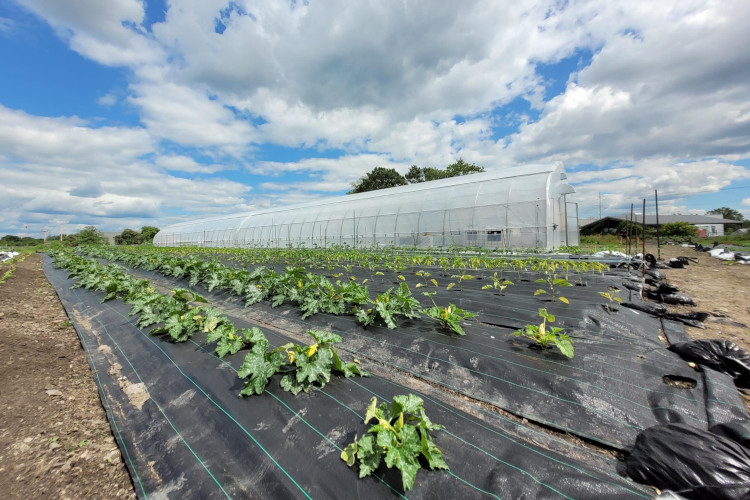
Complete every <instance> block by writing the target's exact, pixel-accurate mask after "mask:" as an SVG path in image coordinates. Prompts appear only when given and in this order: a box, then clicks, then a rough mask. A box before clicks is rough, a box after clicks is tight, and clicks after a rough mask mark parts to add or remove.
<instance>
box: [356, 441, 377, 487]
mask: <svg viewBox="0 0 750 500" xmlns="http://www.w3.org/2000/svg"><path fill="white" fill-rule="evenodd" d="M357 458H358V459H359V477H361V478H362V477H366V476H369V475H370V474H372V473H373V472H374V471H375V469H377V468H378V466H379V465H380V460H381V451H380V450H378V449H377V447H376V446H375V438H374V437H373V436H372V434H368V435H366V436H362V439H361V440H360V441H359V443H358V446H357Z"/></svg>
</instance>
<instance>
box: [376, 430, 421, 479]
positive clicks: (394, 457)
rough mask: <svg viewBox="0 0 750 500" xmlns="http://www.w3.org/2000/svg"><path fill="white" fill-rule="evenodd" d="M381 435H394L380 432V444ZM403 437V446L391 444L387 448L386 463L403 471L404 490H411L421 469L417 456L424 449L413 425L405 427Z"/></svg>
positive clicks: (379, 444)
mask: <svg viewBox="0 0 750 500" xmlns="http://www.w3.org/2000/svg"><path fill="white" fill-rule="evenodd" d="M381 435H388V436H392V434H391V433H384V432H383V433H379V434H378V446H382V445H381V443H380V436H381ZM402 438H403V439H402V443H401V446H393V445H391V446H389V447H388V448H387V450H388V451H387V452H386V455H385V464H386V465H387V466H388V467H396V468H397V469H399V470H400V471H401V482H402V483H403V485H404V491H409V490H410V489H411V487H412V486H414V479H415V478H416V476H417V471H418V470H419V462H418V460H417V457H418V456H419V454H420V453H421V451H422V446H421V442H420V440H419V436H418V435H417V430H416V428H414V427H412V426H406V427H404V428H403V430H402Z"/></svg>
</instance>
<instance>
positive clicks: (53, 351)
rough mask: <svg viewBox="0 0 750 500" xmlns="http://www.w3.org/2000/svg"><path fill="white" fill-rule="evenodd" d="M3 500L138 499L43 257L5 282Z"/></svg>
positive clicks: (1, 309) (0, 289)
mask: <svg viewBox="0 0 750 500" xmlns="http://www.w3.org/2000/svg"><path fill="white" fill-rule="evenodd" d="M0 491H2V497H3V498H12V499H14V498H24V499H26V498H71V499H74V498H75V499H78V498H134V497H135V494H134V490H133V484H132V482H131V480H130V475H129V474H128V471H127V469H126V468H125V464H124V463H123V462H122V458H121V455H120V451H119V448H118V447H117V444H116V443H115V441H114V438H113V436H112V432H111V430H110V427H109V423H108V421H107V418H106V414H105V411H104V408H103V407H102V404H101V401H100V399H99V393H98V391H97V387H96V384H95V382H94V377H93V373H92V371H91V369H90V368H89V364H88V361H87V358H86V354H85V352H84V350H83V348H82V347H81V344H80V342H79V340H78V335H77V334H76V332H75V330H74V329H73V326H72V325H71V323H70V321H68V317H67V316H66V314H65V311H64V310H63V308H62V304H61V303H60V300H59V299H58V298H57V295H56V294H55V291H54V290H53V289H52V287H51V286H50V284H49V282H48V281H47V279H46V278H45V277H44V273H43V272H42V259H41V256H40V255H31V256H29V257H28V258H27V259H26V260H24V261H23V262H21V263H20V264H18V265H17V267H16V270H15V272H14V274H13V275H12V276H11V277H10V278H9V279H8V280H7V281H6V282H5V283H3V284H0Z"/></svg>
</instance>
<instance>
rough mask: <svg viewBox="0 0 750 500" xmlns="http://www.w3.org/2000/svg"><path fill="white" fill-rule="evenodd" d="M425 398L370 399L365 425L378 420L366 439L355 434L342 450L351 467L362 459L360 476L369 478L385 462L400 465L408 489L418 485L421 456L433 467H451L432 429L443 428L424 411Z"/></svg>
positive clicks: (411, 395)
mask: <svg viewBox="0 0 750 500" xmlns="http://www.w3.org/2000/svg"><path fill="white" fill-rule="evenodd" d="M423 404H424V401H423V400H422V398H420V397H418V396H415V395H414V394H409V395H407V396H394V397H393V402H392V403H391V405H390V408H389V406H388V403H385V402H383V403H381V404H380V406H378V400H377V398H374V397H373V398H372V399H371V400H370V405H369V406H368V407H367V412H366V413H365V420H364V422H365V424H367V423H368V422H370V420H373V419H374V420H375V421H376V423H375V424H374V425H372V426H371V427H370V428H369V429H368V430H367V433H366V434H365V435H364V436H362V439H359V440H358V439H357V436H355V437H354V442H352V443H350V444H348V445H347V446H346V448H344V450H343V451H342V452H341V459H342V460H343V461H345V462H346V464H347V465H348V466H349V467H351V466H353V465H354V464H355V463H356V462H357V460H359V477H360V478H362V477H367V476H369V475H370V474H372V473H373V472H374V471H375V470H376V469H377V468H378V467H379V466H380V464H381V462H385V465H386V466H387V467H388V468H392V467H396V468H397V469H398V470H399V471H400V472H401V483H402V484H403V486H404V491H409V490H410V489H411V487H412V486H414V479H415V478H416V475H417V471H419V469H420V467H421V465H420V461H419V459H420V457H422V458H424V460H425V461H426V462H427V465H428V467H429V468H430V469H431V470H435V469H448V464H446V463H445V460H444V459H443V453H442V452H441V451H440V449H439V448H438V447H437V445H435V442H434V441H433V440H432V436H430V434H429V431H435V430H440V429H443V426H442V425H438V424H435V423H433V422H432V421H431V420H430V419H429V417H427V414H426V413H425V411H424V406H423Z"/></svg>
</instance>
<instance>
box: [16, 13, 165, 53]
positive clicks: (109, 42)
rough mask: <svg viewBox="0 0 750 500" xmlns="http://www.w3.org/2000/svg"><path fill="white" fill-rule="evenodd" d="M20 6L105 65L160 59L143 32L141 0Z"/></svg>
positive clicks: (155, 48)
mask: <svg viewBox="0 0 750 500" xmlns="http://www.w3.org/2000/svg"><path fill="white" fill-rule="evenodd" d="M23 6H24V7H26V8H28V9H30V10H31V11H33V12H34V13H35V14H37V15H39V16H40V17H42V18H44V19H45V20H47V22H49V23H50V25H52V26H53V27H54V28H55V29H56V30H57V31H58V33H59V34H60V36H62V37H63V38H66V39H68V40H69V43H70V47H71V48H72V49H73V50H75V51H76V52H78V53H80V54H81V55H83V56H85V57H88V58H91V59H93V60H95V61H97V62H100V63H102V64H106V65H136V64H144V63H153V62H157V61H162V60H163V59H164V54H163V52H162V50H161V48H160V47H159V45H158V44H156V43H154V42H153V41H152V40H150V38H149V37H148V36H146V33H145V31H144V30H143V27H142V26H141V23H142V22H143V17H144V5H143V2H142V1H141V0H107V1H106V2H102V1H100V0H68V1H65V2H59V1H57V0H26V1H25V2H24V3H23Z"/></svg>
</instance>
